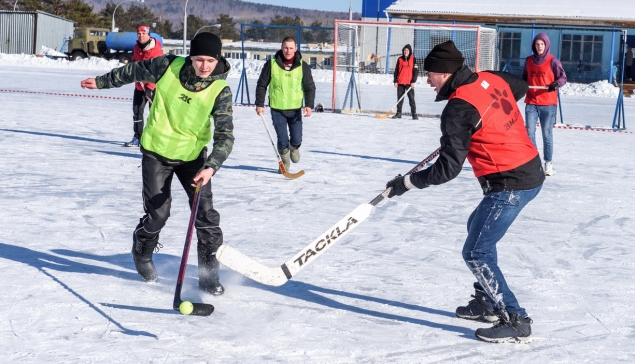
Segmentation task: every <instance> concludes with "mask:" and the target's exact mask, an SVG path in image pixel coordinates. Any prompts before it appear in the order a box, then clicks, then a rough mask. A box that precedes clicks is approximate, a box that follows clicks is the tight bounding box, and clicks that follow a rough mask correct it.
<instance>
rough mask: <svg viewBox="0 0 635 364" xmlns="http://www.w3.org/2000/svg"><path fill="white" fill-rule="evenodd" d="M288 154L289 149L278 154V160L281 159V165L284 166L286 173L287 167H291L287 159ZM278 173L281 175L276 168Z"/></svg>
mask: <svg viewBox="0 0 635 364" xmlns="http://www.w3.org/2000/svg"><path fill="white" fill-rule="evenodd" d="M278 152H280V151H278ZM290 154H291V153H290V152H289V148H287V149H285V150H283V151H282V152H280V158H281V159H282V164H284V168H285V169H286V170H287V172H289V166H291V159H289V157H290ZM278 173H282V171H281V170H280V168H278Z"/></svg>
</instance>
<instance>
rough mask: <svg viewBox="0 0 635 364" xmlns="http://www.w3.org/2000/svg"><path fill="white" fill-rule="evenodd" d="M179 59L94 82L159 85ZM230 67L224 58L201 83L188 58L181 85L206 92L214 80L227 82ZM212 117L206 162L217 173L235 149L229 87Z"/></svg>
mask: <svg viewBox="0 0 635 364" xmlns="http://www.w3.org/2000/svg"><path fill="white" fill-rule="evenodd" d="M176 57H178V56H175V55H171V54H169V55H165V56H162V57H158V58H153V59H148V60H145V61H140V62H133V63H129V64H127V65H125V66H123V67H119V68H115V69H113V70H112V71H110V72H109V73H106V74H105V75H102V76H98V77H96V78H95V80H96V82H97V88H99V89H102V88H113V87H121V86H123V85H125V84H129V83H132V82H136V81H141V82H151V83H157V82H158V81H159V79H160V78H161V76H163V74H164V73H165V72H166V71H167V70H168V68H169V66H170V63H172V61H173V60H174V59H175V58H176ZM230 67H231V66H230V65H229V62H227V60H225V58H221V59H220V60H219V62H218V64H217V65H216V68H215V69H214V72H212V74H211V75H209V76H208V77H207V78H205V79H202V78H200V77H197V76H196V73H195V72H194V68H193V67H192V61H190V58H189V57H188V58H187V59H186V60H185V64H184V65H183V68H181V73H180V75H179V78H180V80H181V85H182V86H183V87H185V88H186V89H188V90H191V91H194V90H196V89H197V88H198V89H199V90H200V89H201V88H206V87H208V86H209V85H211V84H212V82H214V81H215V80H218V79H226V78H227V74H228V73H229V69H230ZM210 116H211V117H212V118H213V119H214V137H213V140H214V146H213V148H212V152H211V153H210V154H209V157H207V160H206V161H205V167H210V168H213V169H214V171H218V170H219V169H220V166H221V165H222V164H223V162H224V161H225V160H226V159H227V157H228V156H229V153H231V151H232V148H233V147H234V133H233V130H234V121H233V111H232V92H231V90H230V89H229V87H225V88H224V89H223V90H222V91H221V93H220V94H219V95H218V97H217V98H216V101H215V102H214V109H213V110H212V114H211V115H210Z"/></svg>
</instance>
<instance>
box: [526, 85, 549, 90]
mask: <svg viewBox="0 0 635 364" xmlns="http://www.w3.org/2000/svg"><path fill="white" fill-rule="evenodd" d="M529 88H537V89H539V90H548V89H549V86H529Z"/></svg>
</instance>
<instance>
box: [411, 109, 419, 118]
mask: <svg viewBox="0 0 635 364" xmlns="http://www.w3.org/2000/svg"><path fill="white" fill-rule="evenodd" d="M412 120H419V116H417V110H412Z"/></svg>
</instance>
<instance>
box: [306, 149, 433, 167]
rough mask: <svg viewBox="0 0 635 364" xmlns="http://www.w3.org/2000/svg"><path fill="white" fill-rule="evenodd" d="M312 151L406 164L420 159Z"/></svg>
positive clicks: (321, 151) (314, 151)
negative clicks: (411, 159) (410, 159)
mask: <svg viewBox="0 0 635 364" xmlns="http://www.w3.org/2000/svg"><path fill="white" fill-rule="evenodd" d="M309 152H312V153H320V154H329V155H338V156H341V157H354V158H361V159H372V160H378V161H387V162H395V163H406V164H417V163H419V162H420V161H409V160H406V159H395V158H385V157H372V156H369V155H361V154H348V153H336V152H327V151H324V150H310V151H309Z"/></svg>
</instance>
